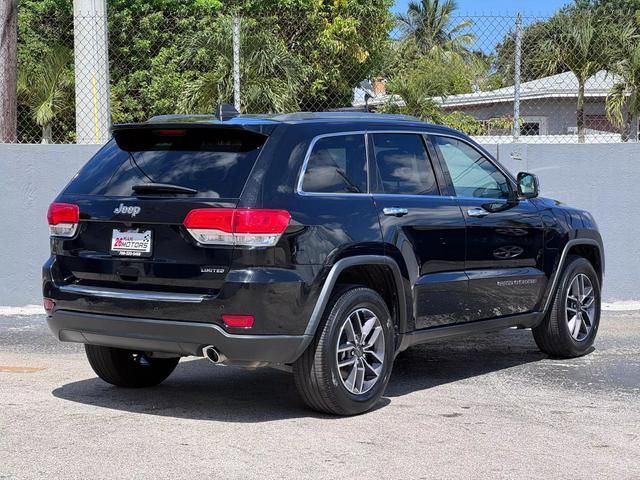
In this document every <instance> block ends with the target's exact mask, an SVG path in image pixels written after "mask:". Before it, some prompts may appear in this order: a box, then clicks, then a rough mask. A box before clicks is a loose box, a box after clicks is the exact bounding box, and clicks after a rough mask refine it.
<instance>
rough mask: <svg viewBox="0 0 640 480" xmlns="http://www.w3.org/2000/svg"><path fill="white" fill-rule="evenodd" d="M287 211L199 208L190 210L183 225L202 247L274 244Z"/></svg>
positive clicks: (287, 213)
mask: <svg viewBox="0 0 640 480" xmlns="http://www.w3.org/2000/svg"><path fill="white" fill-rule="evenodd" d="M290 220H291V215H289V212H287V211H286V210H266V209H251V208H199V209H196V210H191V211H190V212H189V214H188V215H187V217H186V218H185V219H184V222H183V224H184V226H185V227H186V228H187V230H188V231H189V233H190V234H191V235H192V236H193V238H195V239H196V241H198V242H199V243H202V244H204V245H241V246H249V247H264V246H271V245H275V244H276V243H277V242H278V240H279V239H280V236H281V235H282V234H283V233H284V231H285V229H286V228H287V226H288V225H289V221H290Z"/></svg>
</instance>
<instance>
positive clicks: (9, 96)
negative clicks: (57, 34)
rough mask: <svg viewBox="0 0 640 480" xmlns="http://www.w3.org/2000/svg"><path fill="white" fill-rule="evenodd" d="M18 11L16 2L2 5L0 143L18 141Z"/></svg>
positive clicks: (0, 18)
mask: <svg viewBox="0 0 640 480" xmlns="http://www.w3.org/2000/svg"><path fill="white" fill-rule="evenodd" d="M17 9H18V2H17V1H16V0H3V1H2V5H0V143H2V142H15V141H16V140H17V117H18V103H17V95H18V93H17V68H18V60H17V46H16V41H17V40H16V36H17V27H16V24H17V15H18V14H17Z"/></svg>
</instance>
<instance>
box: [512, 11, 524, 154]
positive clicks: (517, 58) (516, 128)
mask: <svg viewBox="0 0 640 480" xmlns="http://www.w3.org/2000/svg"><path fill="white" fill-rule="evenodd" d="M521 64H522V14H520V13H518V15H517V17H516V39H515V55H514V69H513V90H514V92H513V141H514V142H518V141H520V75H521V72H520V68H521Z"/></svg>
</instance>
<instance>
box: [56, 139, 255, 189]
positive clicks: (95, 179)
mask: <svg viewBox="0 0 640 480" xmlns="http://www.w3.org/2000/svg"><path fill="white" fill-rule="evenodd" d="M114 136H115V138H114V139H113V140H111V141H110V142H109V143H108V144H107V145H106V146H105V147H104V148H103V149H102V150H100V151H99V152H98V153H97V154H96V155H95V156H94V157H93V158H92V159H91V160H90V161H89V163H87V165H85V166H84V167H83V169H82V170H81V171H80V173H79V174H78V176H77V177H76V178H74V179H73V180H72V182H71V183H70V184H69V186H68V187H67V189H66V190H65V193H69V194H77V195H105V196H131V195H133V190H132V188H133V186H135V185H139V184H142V183H167V184H172V185H179V186H181V187H187V188H191V189H194V190H197V191H198V194H197V195H198V196H199V197H210V198H238V197H239V196H240V193H241V192H242V189H243V187H244V185H245V183H246V181H247V178H248V177H249V174H250V173H251V169H252V168H253V166H254V164H255V162H256V159H257V158H258V154H259V153H260V150H261V148H262V146H263V144H264V142H265V140H266V137H265V136H263V135H260V134H257V133H253V132H247V131H242V130H231V129H212V128H211V129H207V128H198V129H184V130H183V129H164V130H162V129H158V130H156V129H137V130H136V129H134V130H123V131H119V132H118V131H117V132H115V134H114Z"/></svg>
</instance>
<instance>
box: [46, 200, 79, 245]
mask: <svg viewBox="0 0 640 480" xmlns="http://www.w3.org/2000/svg"><path fill="white" fill-rule="evenodd" d="M47 221H48V222H49V234H50V235H52V236H55V237H73V236H74V235H75V234H76V230H77V229H78V222H79V221H80V208H79V207H78V206H77V205H73V204H71V203H55V202H54V203H52V204H51V205H50V206H49V211H48V212H47Z"/></svg>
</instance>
